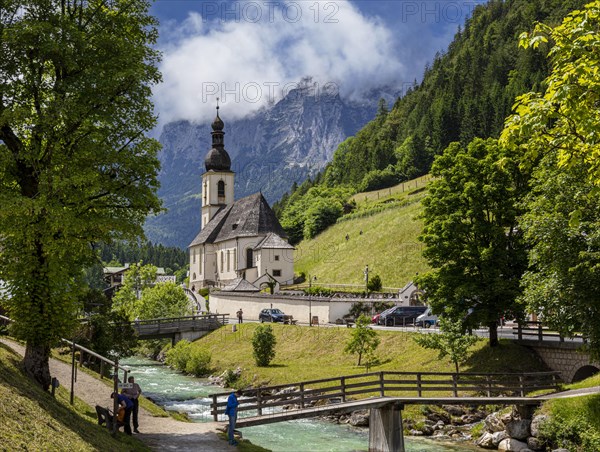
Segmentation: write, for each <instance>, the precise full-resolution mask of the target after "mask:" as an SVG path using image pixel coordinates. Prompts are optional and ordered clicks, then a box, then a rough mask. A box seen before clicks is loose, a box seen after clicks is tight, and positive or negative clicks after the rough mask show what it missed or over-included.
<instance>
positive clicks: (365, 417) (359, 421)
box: [350, 410, 369, 427]
mask: <svg viewBox="0 0 600 452" xmlns="http://www.w3.org/2000/svg"><path fill="white" fill-rule="evenodd" d="M350 425H353V426H354V427H368V426H369V411H368V410H358V411H353V412H352V415H351V416H350Z"/></svg>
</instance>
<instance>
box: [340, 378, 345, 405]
mask: <svg viewBox="0 0 600 452" xmlns="http://www.w3.org/2000/svg"><path fill="white" fill-rule="evenodd" d="M340 386H341V389H342V402H345V401H346V377H341V378H340Z"/></svg>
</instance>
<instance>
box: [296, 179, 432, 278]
mask: <svg viewBox="0 0 600 452" xmlns="http://www.w3.org/2000/svg"><path fill="white" fill-rule="evenodd" d="M425 182H426V179H425V178H420V179H418V180H415V181H411V182H407V183H406V185H405V186H404V188H403V184H400V185H398V186H396V187H392V188H391V189H386V190H380V191H379V192H371V193H359V194H357V195H355V196H354V197H353V199H355V200H356V202H357V209H356V210H357V213H360V212H365V213H366V214H368V212H373V210H375V209H379V208H382V207H385V206H389V205H392V204H393V205H395V206H396V207H394V208H390V209H387V210H384V211H382V212H379V213H375V214H373V215H370V216H365V217H362V218H354V219H352V220H349V221H343V222H340V223H337V224H335V225H333V226H331V227H330V228H328V229H327V230H326V231H324V232H322V233H321V234H319V235H318V236H317V237H315V238H314V239H312V240H304V241H302V242H301V243H300V244H299V245H298V247H297V251H296V255H295V263H294V266H295V271H296V273H300V272H304V273H305V274H307V275H308V274H310V275H316V276H317V278H318V280H317V284H319V283H329V284H364V276H363V270H364V268H365V265H367V264H368V265H369V269H370V270H371V271H372V273H371V274H372V275H375V274H377V275H379V276H380V277H381V279H382V282H383V285H384V286H385V287H404V285H405V284H406V283H408V282H409V281H411V280H412V279H413V277H414V276H415V274H416V273H421V272H424V271H427V269H428V266H427V263H426V262H425V259H423V257H422V255H421V251H422V246H423V245H422V244H421V243H420V242H419V241H418V240H417V237H418V235H419V234H420V232H421V228H422V222H421V220H419V219H418V218H417V217H418V215H419V214H420V212H421V203H420V200H421V199H422V198H423V196H424V193H423V192H420V193H415V194H409V193H411V192H409V191H408V187H410V189H412V190H414V189H415V187H419V188H422V187H423V186H424V183H425ZM377 193H379V195H377ZM402 204H405V205H404V206H402ZM360 231H362V232H363V233H362V235H361V234H360ZM346 234H347V235H348V236H349V238H350V239H349V240H347V241H346V239H345V237H346Z"/></svg>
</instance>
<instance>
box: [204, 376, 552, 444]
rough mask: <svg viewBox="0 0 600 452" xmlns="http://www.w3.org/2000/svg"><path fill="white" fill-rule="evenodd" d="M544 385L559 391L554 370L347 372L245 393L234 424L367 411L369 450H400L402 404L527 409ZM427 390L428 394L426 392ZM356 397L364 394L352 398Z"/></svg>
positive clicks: (218, 402) (217, 403) (221, 404)
mask: <svg viewBox="0 0 600 452" xmlns="http://www.w3.org/2000/svg"><path fill="white" fill-rule="evenodd" d="M542 389H546V390H556V389H558V373H557V372H538V373H519V374H517V373H515V374H492V373H488V374H484V373H462V374H457V373H447V372H441V373H434V372H374V373H367V374H358V375H347V376H343V377H337V378H328V379H322V380H312V381H304V382H299V383H291V384H288V385H279V386H269V387H262V388H256V389H251V390H247V391H244V395H243V397H242V398H240V400H239V402H240V405H239V407H238V413H240V414H239V415H238V420H237V422H236V427H239V428H243V427H250V426H253V425H262V424H270V423H275V422H282V421H287V420H293V419H302V418H309V417H315V416H321V415H324V414H327V413H331V412H338V413H339V412H349V411H354V410H359V409H370V411H371V414H370V422H369V451H400V452H403V451H404V437H403V429H402V410H403V409H404V406H405V405H410V404H416V405H429V404H432V405H445V404H452V405H457V404H460V405H486V404H490V405H517V406H520V407H524V409H527V407H532V406H537V405H539V404H540V403H542V402H544V401H545V400H547V399H548V398H549V397H548V396H541V397H526V394H527V393H528V392H531V391H538V390H542ZM427 393H429V394H431V396H424V394H427ZM410 394H414V395H412V396H411V395H410ZM462 394H464V395H462ZM473 394H476V395H473ZM228 395H229V393H220V394H214V395H213V396H212V403H211V410H212V411H211V412H212V415H213V418H214V420H215V421H216V422H218V421H219V420H225V418H224V416H223V414H224V412H225V407H226V405H227V401H226V398H227V396H228ZM460 395H462V396H460ZM357 396H360V397H362V398H360V399H356V397H357Z"/></svg>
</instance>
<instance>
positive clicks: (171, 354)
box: [165, 340, 192, 372]
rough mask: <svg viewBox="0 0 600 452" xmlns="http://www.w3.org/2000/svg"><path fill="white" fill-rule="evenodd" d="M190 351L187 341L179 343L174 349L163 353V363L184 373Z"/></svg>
mask: <svg viewBox="0 0 600 452" xmlns="http://www.w3.org/2000/svg"><path fill="white" fill-rule="evenodd" d="M191 350H192V349H191V344H190V342H189V341H186V340H183V341H179V342H177V344H175V347H173V348H171V349H170V350H168V351H167V352H166V353H165V363H166V364H167V365H168V366H169V367H172V368H173V369H176V370H179V371H181V372H184V371H185V369H186V366H187V362H188V361H189V359H190V353H191Z"/></svg>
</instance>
